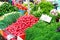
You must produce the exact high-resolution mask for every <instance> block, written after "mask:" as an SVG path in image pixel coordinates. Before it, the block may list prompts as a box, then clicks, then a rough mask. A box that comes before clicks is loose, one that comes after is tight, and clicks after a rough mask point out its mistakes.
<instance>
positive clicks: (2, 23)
mask: <svg viewBox="0 0 60 40" xmlns="http://www.w3.org/2000/svg"><path fill="white" fill-rule="evenodd" d="M20 16H21V14H20V13H19V12H16V13H12V14H10V15H8V16H6V17H4V19H3V20H1V21H0V29H4V28H6V27H7V26H8V25H10V24H12V23H14V22H16V20H17V19H18V18H19V17H20Z"/></svg>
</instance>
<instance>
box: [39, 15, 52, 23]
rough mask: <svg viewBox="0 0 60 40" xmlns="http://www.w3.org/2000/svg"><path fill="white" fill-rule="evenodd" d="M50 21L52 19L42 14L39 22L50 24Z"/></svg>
mask: <svg viewBox="0 0 60 40" xmlns="http://www.w3.org/2000/svg"><path fill="white" fill-rule="evenodd" d="M51 19H52V17H49V16H48V15H44V14H42V16H41V18H40V20H43V21H46V22H48V23H50V21H51Z"/></svg>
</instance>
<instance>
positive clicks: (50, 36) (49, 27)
mask: <svg viewBox="0 0 60 40" xmlns="http://www.w3.org/2000/svg"><path fill="white" fill-rule="evenodd" d="M58 27H60V23H59V22H58V23H56V22H55V23H46V22H43V21H39V22H38V23H37V24H35V25H34V26H32V28H29V29H27V30H26V40H60V32H57V31H56V30H57V28H58ZM36 34H37V35H36Z"/></svg>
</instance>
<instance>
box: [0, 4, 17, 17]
mask: <svg viewBox="0 0 60 40" xmlns="http://www.w3.org/2000/svg"><path fill="white" fill-rule="evenodd" d="M14 11H18V8H17V7H15V6H12V5H11V4H9V3H4V4H2V5H1V6H0V16H2V15H4V14H7V13H10V12H14Z"/></svg>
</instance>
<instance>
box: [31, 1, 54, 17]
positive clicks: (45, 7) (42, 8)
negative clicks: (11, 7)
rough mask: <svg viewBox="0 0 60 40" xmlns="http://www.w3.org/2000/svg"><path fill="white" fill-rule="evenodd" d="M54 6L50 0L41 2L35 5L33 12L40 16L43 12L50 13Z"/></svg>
mask: <svg viewBox="0 0 60 40" xmlns="http://www.w3.org/2000/svg"><path fill="white" fill-rule="evenodd" d="M53 8H54V6H53V5H52V4H51V3H50V2H41V3H39V4H38V5H35V6H34V7H33V8H32V10H31V14H33V15H34V16H36V17H40V16H41V14H42V13H43V14H48V15H49V14H50V11H51V10H52V9H53Z"/></svg>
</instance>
